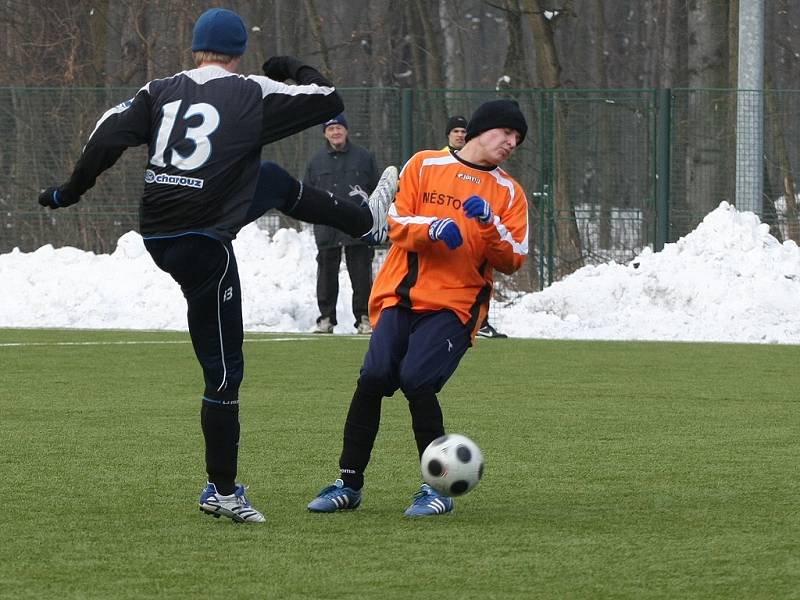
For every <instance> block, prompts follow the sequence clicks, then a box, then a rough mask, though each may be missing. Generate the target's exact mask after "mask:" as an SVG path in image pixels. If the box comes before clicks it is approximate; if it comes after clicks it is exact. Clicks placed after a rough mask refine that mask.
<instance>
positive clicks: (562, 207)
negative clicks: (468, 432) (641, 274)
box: [523, 0, 583, 275]
mask: <svg viewBox="0 0 800 600" xmlns="http://www.w3.org/2000/svg"><path fill="white" fill-rule="evenodd" d="M568 4H570V3H568ZM523 5H524V6H525V7H526V9H527V15H528V21H529V24H530V27H531V30H532V31H533V38H534V41H535V44H536V71H537V73H538V75H539V79H540V80H541V81H542V83H543V84H544V86H545V87H546V88H549V89H557V88H560V87H561V64H560V62H559V60H558V52H557V50H556V47H555V43H554V41H553V22H554V21H555V20H556V19H558V18H559V16H558V15H557V14H552V13H550V11H547V10H546V8H545V7H544V6H543V3H542V2H540V0H525V1H524V4H523ZM546 13H547V14H546ZM554 105H555V108H554V114H553V155H554V156H553V165H554V169H555V173H554V175H555V190H554V192H555V196H554V199H553V200H554V202H553V210H554V213H555V220H556V243H557V245H558V254H559V259H560V260H559V265H558V269H559V275H565V274H567V273H571V272H572V271H575V270H576V269H579V268H580V267H582V266H583V250H582V246H581V238H580V234H579V232H578V225H577V221H576V219H575V207H574V206H573V203H572V200H571V199H570V198H569V196H568V189H569V184H568V180H567V177H568V173H569V168H568V164H567V163H568V160H567V141H566V123H567V115H566V106H565V105H564V104H563V103H561V102H558V101H556V102H555V103H554Z"/></svg>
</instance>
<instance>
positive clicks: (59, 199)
mask: <svg viewBox="0 0 800 600" xmlns="http://www.w3.org/2000/svg"><path fill="white" fill-rule="evenodd" d="M79 199H80V197H76V196H74V195H73V194H70V193H68V192H65V191H64V190H62V189H61V188H57V187H51V188H47V189H46V190H42V192H41V193H40V194H39V204H41V205H42V206H46V207H48V208H63V207H65V206H70V205H72V204H75V203H76V202H77V201H78V200H79Z"/></svg>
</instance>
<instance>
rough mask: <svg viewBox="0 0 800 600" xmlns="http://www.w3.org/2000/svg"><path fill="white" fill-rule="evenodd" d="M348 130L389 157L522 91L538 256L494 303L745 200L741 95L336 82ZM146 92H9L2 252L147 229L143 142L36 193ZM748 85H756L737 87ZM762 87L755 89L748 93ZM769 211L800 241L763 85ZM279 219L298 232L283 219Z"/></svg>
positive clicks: (426, 143)
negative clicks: (62, 191)
mask: <svg viewBox="0 0 800 600" xmlns="http://www.w3.org/2000/svg"><path fill="white" fill-rule="evenodd" d="M340 91H341V93H342V96H343V97H344V100H345V104H346V106H347V112H346V114H347V119H348V122H349V133H350V137H351V139H352V140H353V141H354V142H356V143H358V144H360V145H363V146H365V147H367V148H369V149H370V150H372V151H374V152H375V154H376V156H377V158H378V162H379V164H380V165H381V166H383V165H387V164H398V165H400V164H402V163H403V161H404V160H405V159H407V158H408V157H409V156H410V155H411V154H412V153H413V152H415V151H417V150H420V149H424V148H441V147H442V146H444V145H445V143H446V136H445V131H444V127H445V123H446V122H447V118H448V116H450V115H454V114H462V115H465V116H466V117H469V115H470V114H471V113H472V111H473V110H474V109H475V108H476V107H477V106H478V105H479V104H480V103H481V102H483V101H486V100H490V99H494V98H496V97H498V95H502V96H504V97H513V98H514V99H516V100H517V101H518V102H519V103H520V106H521V107H522V110H523V112H524V113H525V115H526V117H527V119H528V124H529V130H528V135H527V138H526V140H525V143H524V144H522V145H521V146H520V147H519V148H518V150H517V152H516V153H515V154H514V155H513V156H512V158H511V159H510V160H509V161H508V163H507V164H505V165H504V168H505V169H506V170H507V171H508V172H509V173H510V174H511V175H512V176H514V177H515V178H516V179H518V180H519V181H520V183H521V184H522V186H523V188H524V189H525V190H526V194H527V196H528V201H529V217H530V219H529V223H530V240H529V246H530V256H529V260H528V262H527V264H526V266H525V267H524V268H523V269H522V271H521V272H519V273H517V274H516V275H514V276H513V277H501V278H500V281H499V285H498V290H497V299H498V300H503V299H508V298H513V297H514V296H515V295H516V294H517V293H518V292H527V291H534V290H538V289H541V288H542V287H544V286H546V285H548V284H549V283H551V282H552V281H555V280H557V279H560V278H562V277H563V276H565V275H566V274H568V273H570V272H572V271H574V270H575V269H577V268H579V267H581V266H583V265H585V264H596V263H599V262H605V261H609V260H615V261H617V262H625V261H628V260H630V259H632V258H633V257H634V256H635V255H636V254H637V253H638V252H639V251H640V250H641V249H642V248H644V247H646V246H649V247H653V248H654V249H656V250H658V249H659V248H660V246H661V245H663V243H665V242H670V241H675V240H676V239H678V237H680V236H682V235H685V234H686V233H688V232H689V231H691V230H692V229H693V228H694V227H695V226H696V225H697V223H698V222H699V221H700V220H701V219H702V218H703V216H705V215H706V214H707V213H708V212H709V211H710V210H713V208H715V207H716V206H717V205H718V204H719V202H720V201H722V200H727V201H730V202H733V201H734V197H735V182H736V177H735V174H736V173H735V171H736V147H735V143H736V114H735V113H736V100H737V92H736V91H734V90H684V89H681V90H565V89H562V90H504V91H503V92H495V91H493V90H433V91H431V90H424V91H422V90H400V89H395V88H360V89H356V88H349V89H343V90H340ZM135 92H136V89H135V88H98V89H76V88H20V87H11V88H0V135H2V139H3V140H4V143H3V144H2V145H0V215H2V217H0V224H1V225H2V226H1V227H0V252H8V251H9V250H11V249H12V248H14V247H19V248H20V249H21V250H24V251H30V250H33V249H35V248H38V247H39V246H41V245H43V244H46V243H51V244H53V245H55V246H63V245H72V246H77V247H80V248H84V249H90V250H94V251H97V252H109V251H111V250H113V249H114V247H115V244H116V241H117V239H118V238H119V237H120V236H121V235H122V234H123V233H125V232H127V231H129V230H131V229H136V228H137V219H138V215H137V211H138V198H139V195H140V193H141V190H142V185H143V183H142V182H143V179H142V178H143V171H144V166H145V161H146V154H145V150H144V148H136V149H132V150H130V151H128V152H127V153H125V154H124V155H123V157H122V159H120V161H119V162H118V164H117V165H115V166H114V167H113V168H112V169H111V170H110V171H109V172H107V173H105V174H104V175H103V176H102V177H101V178H100V180H99V181H98V184H97V186H96V187H95V188H94V189H93V190H91V191H90V192H89V193H88V194H87V195H86V197H85V199H84V201H83V202H81V203H79V204H78V205H76V206H75V207H72V208H70V209H69V210H64V211H48V210H44V209H40V208H39V207H38V205H37V204H36V196H37V193H38V190H39V189H41V188H43V187H46V186H49V185H53V184H56V183H60V182H62V181H64V180H65V178H66V177H67V176H68V174H69V173H70V171H71V169H72V166H73V164H74V161H75V159H76V158H77V156H78V154H79V152H80V150H81V147H82V145H83V144H84V143H85V141H86V139H87V138H88V135H89V133H90V132H91V131H92V129H93V127H94V125H95V123H96V120H97V119H98V117H99V116H100V115H101V114H102V113H103V112H104V111H105V110H106V109H108V108H109V107H111V106H114V105H116V104H118V103H119V102H121V101H123V100H125V99H127V98H129V97H131V96H132V95H133V94H134V93H135ZM739 93H747V92H739ZM749 93H760V92H749ZM763 106H764V127H763V129H764V135H765V140H764V194H763V204H764V214H763V218H764V220H765V221H766V222H768V223H769V224H770V226H771V227H772V229H773V233H774V234H775V235H776V236H778V237H779V238H780V239H788V238H791V239H794V240H795V241H797V240H798V232H799V230H800V227H799V226H798V221H797V208H796V192H795V185H794V172H795V171H796V170H797V169H798V167H800V150H798V148H797V145H796V144H792V143H791V141H792V140H794V139H795V132H796V130H797V129H798V125H799V124H800V92H790V91H781V92H767V93H765V94H764V102H763ZM323 143H324V138H323V136H322V131H321V128H317V127H314V128H311V129H309V130H307V131H305V132H303V133H301V134H298V135H295V136H292V137H291V138H288V139H285V140H282V141H281V142H279V143H276V144H273V145H270V146H268V147H267V148H265V149H264V152H263V156H264V158H269V159H270V160H274V161H276V162H278V163H279V164H281V165H283V166H284V167H285V168H286V169H287V170H289V171H290V172H291V173H292V174H294V175H295V176H297V177H298V178H300V177H302V175H303V172H304V170H305V164H306V161H307V160H308V158H309V157H310V156H311V155H312V154H313V152H314V151H316V150H317V149H318V148H319V147H321V145H322V144H323ZM267 222H268V223H269V224H270V227H272V228H275V227H280V226H283V225H292V226H298V225H299V224H298V223H296V222H292V221H290V220H287V219H286V218H285V217H282V216H280V215H277V216H271V217H269V219H267Z"/></svg>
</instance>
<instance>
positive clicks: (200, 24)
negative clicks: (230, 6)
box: [192, 8, 247, 56]
mask: <svg viewBox="0 0 800 600" xmlns="http://www.w3.org/2000/svg"><path fill="white" fill-rule="evenodd" d="M246 47H247V29H246V28H245V26H244V23H243V22H242V18H241V17H240V16H239V15H237V14H236V13H235V12H233V11H231V10H227V9H225V8H211V9H209V10H207V11H206V12H204V13H203V14H202V15H200V18H198V19H197V22H196V23H195V24H194V33H193V34H192V52H198V51H201V50H206V51H208V52H216V53H217V54H227V55H228V56H240V55H242V54H244V50H245V48H246Z"/></svg>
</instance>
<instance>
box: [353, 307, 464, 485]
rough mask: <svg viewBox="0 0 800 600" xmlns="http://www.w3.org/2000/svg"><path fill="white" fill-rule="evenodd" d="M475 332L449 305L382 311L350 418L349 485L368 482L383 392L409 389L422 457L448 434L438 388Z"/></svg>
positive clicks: (408, 394)
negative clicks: (439, 308)
mask: <svg viewBox="0 0 800 600" xmlns="http://www.w3.org/2000/svg"><path fill="white" fill-rule="evenodd" d="M470 333H471V330H470V328H469V327H468V326H466V325H464V324H463V323H461V321H460V320H459V319H458V317H456V315H455V314H454V313H452V312H451V311H449V310H442V311H436V312H425V313H415V312H412V311H411V310H410V309H407V308H404V307H401V306H395V307H392V308H387V309H384V310H383V311H382V312H381V316H380V318H379V319H378V324H377V326H376V327H375V329H374V331H373V332H372V337H371V338H370V342H369V349H368V350H367V355H366V357H365V358H364V365H363V366H362V367H361V376H360V377H359V380H358V385H357V386H356V391H355V393H354V394H353V399H352V400H351V402H350V409H349V410H348V413H347V419H346V421H345V426H344V443H343V447H342V454H341V456H340V458H339V468H340V470H341V473H342V479H343V480H344V482H345V485H346V486H348V487H352V488H354V489H360V488H361V487H362V485H363V484H364V471H365V470H366V468H367V464H368V463H369V459H370V454H371V453H372V447H373V445H374V443H375V438H376V437H377V435H378V428H379V425H380V418H381V403H382V400H383V397H384V396H391V395H392V394H394V392H395V391H397V390H398V389H400V390H402V391H403V394H405V396H406V399H407V400H408V408H409V411H410V412H411V427H412V429H413V431H414V439H415V440H416V444H417V452H418V453H419V456H420V457H421V456H422V453H423V451H424V450H425V448H427V447H428V444H430V443H431V442H432V441H433V440H435V439H436V438H437V437H439V436H441V435H444V419H443V417H442V409H441V407H440V405H439V400H438V398H437V397H436V394H437V393H439V392H440V391H441V389H442V388H443V387H444V384H445V383H446V382H447V380H448V379H449V378H450V376H451V375H452V374H453V373H454V372H455V370H456V367H458V363H459V362H460V361H461V358H462V357H463V356H464V353H466V351H467V349H468V348H469V346H470V344H471V343H472V342H471V337H470Z"/></svg>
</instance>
